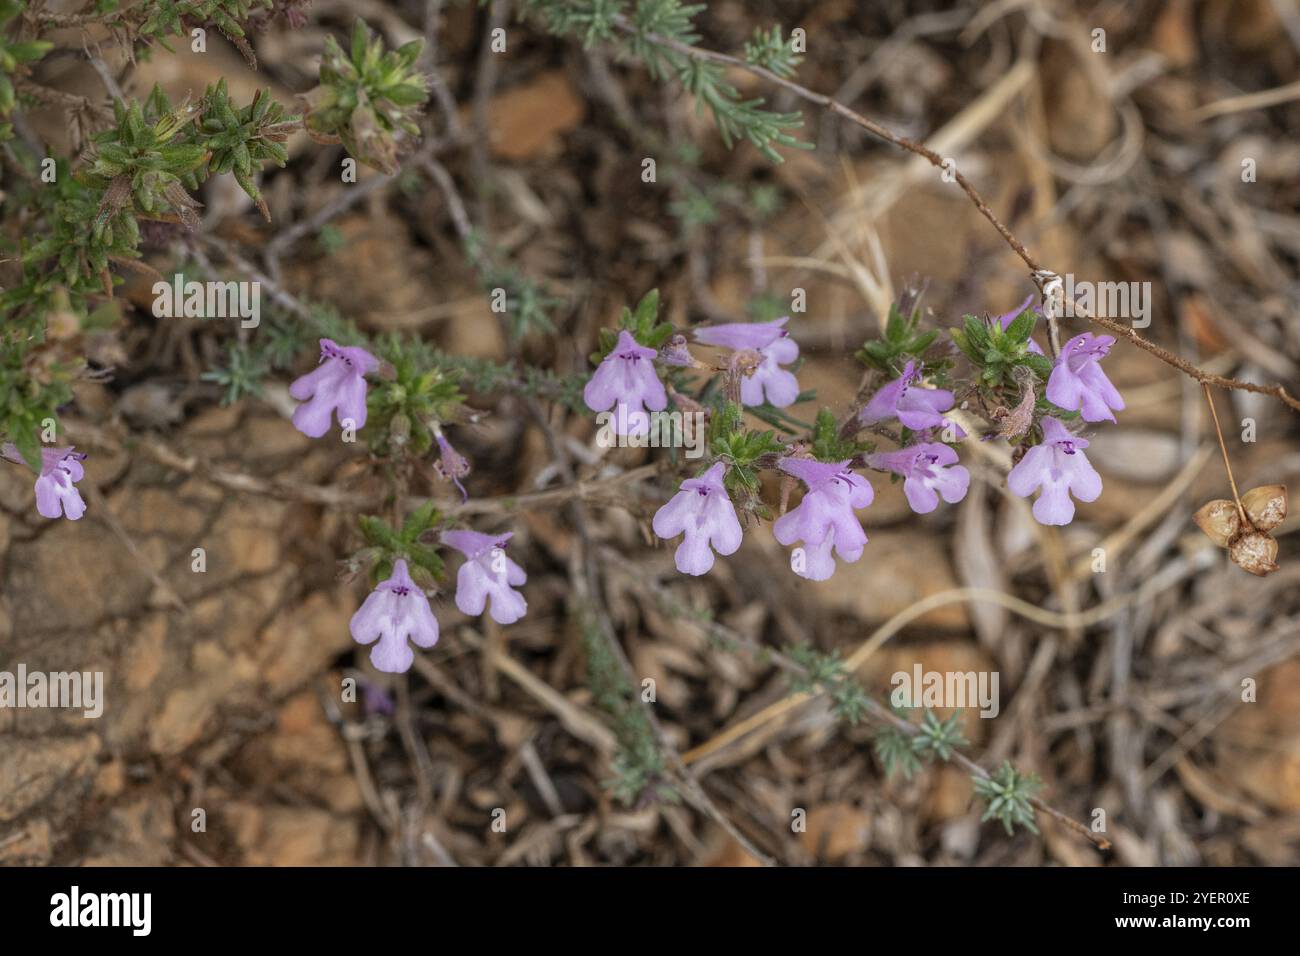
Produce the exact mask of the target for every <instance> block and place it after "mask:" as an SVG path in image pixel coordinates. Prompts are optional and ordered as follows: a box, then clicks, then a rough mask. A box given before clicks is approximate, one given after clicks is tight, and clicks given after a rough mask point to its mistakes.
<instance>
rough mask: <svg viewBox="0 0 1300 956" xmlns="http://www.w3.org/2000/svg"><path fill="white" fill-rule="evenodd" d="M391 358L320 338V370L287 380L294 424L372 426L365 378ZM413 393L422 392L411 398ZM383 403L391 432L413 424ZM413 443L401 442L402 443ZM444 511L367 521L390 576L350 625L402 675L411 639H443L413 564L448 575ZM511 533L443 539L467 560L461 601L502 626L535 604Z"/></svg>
mask: <svg viewBox="0 0 1300 956" xmlns="http://www.w3.org/2000/svg"><path fill="white" fill-rule="evenodd" d="M385 365H386V363H384V362H382V361H381V360H380V359H379V358H378V357H377V356H375V355H374V354H373V353H371V352H370V351H368V350H367V349H365V348H362V347H361V346H358V345H349V346H343V345H339V344H338V343H337V342H335V341H334V340H332V339H321V340H320V362H319V364H318V365H317V367H316V368H315V369H314V370H312V371H311V372H308V373H307V374H306V375H303V376H302V377H300V378H298V379H296V380H295V381H294V382H293V383H292V384H291V385H290V386H289V394H290V395H291V396H292V397H293V398H295V399H296V400H297V401H298V402H300V403H301V404H299V405H298V407H297V408H296V409H295V410H294V413H293V424H294V427H295V428H297V429H298V430H299V431H300V432H302V433H303V434H304V435H307V436H309V437H311V438H320V437H322V436H324V435H325V433H326V432H328V431H329V430H330V426H331V424H332V422H333V420H334V419H337V420H338V423H339V426H340V427H341V428H342V429H344V432H345V435H346V434H347V433H349V432H351V433H353V434H355V432H356V431H358V430H360V429H362V428H364V427H365V426H366V423H367V421H368V420H369V417H370V416H369V414H368V405H369V402H368V397H369V390H368V383H367V381H366V377H367V376H368V375H375V374H381V373H383V372H384V371H386V369H385ZM393 375H394V376H397V377H399V381H398V382H397V383H396V389H395V390H396V391H398V392H400V393H401V394H402V396H403V398H405V399H407V400H410V399H415V400H418V399H419V395H418V392H419V389H418V388H409V389H408V388H407V387H406V384H404V383H403V382H402V381H400V371H399V370H393ZM421 381H422V382H423V384H425V385H426V386H430V385H431V380H430V378H429V376H428V375H425V376H422V377H421ZM432 390H434V391H436V388H433V389H432ZM411 392H416V393H417V394H416V395H415V396H412V395H411V394H410V393H411ZM375 402H376V404H380V405H383V407H384V411H385V413H386V414H387V416H388V421H389V426H390V427H389V430H390V431H392V424H393V422H394V421H398V422H400V421H403V420H405V421H406V422H407V425H406V428H407V429H408V431H409V428H410V424H409V418H407V416H406V413H405V412H404V411H398V412H394V411H393V409H392V407H391V404H390V403H387V402H386V401H385V399H384V398H383V397H382V396H381V397H379V398H376V399H375ZM430 430H431V432H432V434H433V435H434V436H435V438H436V447H437V449H438V460H437V462H436V463H435V464H434V465H433V471H434V472H435V473H436V474H438V475H439V476H440V477H442V478H444V479H446V480H449V481H451V482H453V483H454V484H455V485H456V487H457V488H458V489H459V490H460V492H461V494H462V495H467V493H466V491H465V487H464V485H463V484H461V480H460V479H461V478H464V477H465V476H467V475H468V474H469V471H470V468H469V462H468V461H467V460H466V459H465V458H464V456H462V455H461V454H460V453H459V452H457V451H456V449H455V448H454V447H453V446H452V444H451V442H450V441H448V439H447V437H446V435H445V434H443V431H442V428H441V427H440V426H439V425H437V424H436V423H433V424H432V427H431V429H430ZM408 440H409V438H408V439H403V442H399V445H400V444H403V443H404V442H405V441H408ZM428 450H431V449H428ZM438 517H439V516H438V513H437V512H436V511H435V510H434V509H433V508H432V506H429V505H426V506H425V507H422V508H420V509H418V510H417V511H416V512H415V513H414V514H412V515H411V516H410V517H409V518H408V519H407V520H406V523H405V524H404V525H403V527H402V528H401V529H400V530H399V531H394V530H393V529H392V528H390V527H389V526H388V525H387V524H386V523H384V522H383V521H381V520H380V519H378V518H368V519H363V521H362V531H363V533H364V534H365V536H366V539H367V542H368V543H369V544H370V546H371V550H370V554H371V557H372V558H373V559H374V570H375V571H376V572H380V573H379V575H378V576H379V577H380V578H381V579H382V580H380V581H379V583H378V585H377V586H376V587H375V589H374V590H373V591H372V592H371V593H370V595H369V596H368V597H367V598H366V600H365V602H364V603H363V604H362V605H361V607H360V608H359V609H358V610H357V612H356V613H355V614H354V615H353V616H352V621H351V624H350V631H351V634H352V637H353V639H354V640H355V641H357V643H359V644H374V647H373V648H372V649H371V651H370V662H371V663H372V664H373V665H374V666H375V668H376V669H377V670H380V671H386V672H389V673H403V672H405V671H406V670H408V669H409V668H410V666H411V664H412V663H413V662H414V660H415V654H414V652H413V651H412V650H411V648H410V645H411V644H414V645H415V646H416V647H425V648H427V647H433V645H434V644H436V643H437V642H438V619H437V618H436V617H435V616H434V614H433V610H432V608H431V607H430V605H429V598H428V596H427V594H426V593H425V590H424V588H422V587H421V586H420V584H418V583H417V582H416V580H415V577H413V576H412V571H411V567H410V564H408V558H409V559H410V561H411V562H412V563H414V564H415V566H416V575H417V576H419V577H425V578H430V579H436V577H437V576H438V575H439V574H440V573H441V571H442V562H441V560H440V559H439V558H438V556H437V554H436V552H435V551H434V549H432V548H431V547H430V546H429V545H428V544H427V543H426V542H425V539H426V538H427V537H428V535H429V533H430V531H431V529H432V528H433V527H434V526H435V524H436V522H437V520H438ZM510 538H511V535H510V534H502V535H495V536H494V535H486V534H480V533H478V532H475V531H467V530H449V531H445V532H443V533H442V535H441V537H440V541H441V543H442V544H444V545H446V546H448V547H450V548H453V549H455V550H457V551H459V552H460V553H461V554H462V555H464V557H465V561H464V563H463V564H462V565H461V567H460V571H459V573H458V574H457V577H456V597H455V601H456V607H458V608H459V609H460V610H461V611H462V612H463V613H465V614H469V615H479V614H482V613H483V612H484V610H485V608H486V610H487V613H488V615H489V616H490V617H491V618H492V619H493V620H494V621H496V622H497V623H498V624H513V623H515V622H516V621H518V620H520V619H521V618H522V617H523V616H524V614H525V613H526V612H527V610H528V604H527V602H526V601H525V600H524V597H523V595H522V594H520V593H519V592H518V591H517V590H515V589H516V588H518V587H521V586H522V585H523V584H524V583H525V581H527V579H528V576H527V575H526V574H525V573H524V570H523V568H521V567H520V566H519V565H518V564H516V563H515V562H514V561H512V560H511V559H510V558H508V557H506V555H505V550H504V549H505V545H506V542H507V541H509V540H510ZM384 567H390V570H389V571H388V572H387V573H386V574H385V573H382V572H381V569H382V568H384Z"/></svg>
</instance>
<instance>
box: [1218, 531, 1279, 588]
mask: <svg viewBox="0 0 1300 956" xmlns="http://www.w3.org/2000/svg"><path fill="white" fill-rule="evenodd" d="M1228 557H1230V558H1232V563H1233V564H1235V565H1236V566H1237V567H1239V568H1241V569H1242V570H1243V571H1249V572H1250V573H1251V574H1257V575H1259V576H1260V577H1261V578H1262V577H1263V576H1264V575H1266V574H1272V573H1273V572H1274V571H1276V570H1277V568H1278V565H1277V542H1276V541H1274V540H1273V539H1272V538H1271V537H1269V536H1268V535H1266V534H1264V533H1263V532H1262V531H1249V532H1247V533H1246V534H1243V535H1242V536H1241V537H1239V538H1238V539H1237V540H1236V541H1234V542H1232V547H1230V548H1229V549H1228Z"/></svg>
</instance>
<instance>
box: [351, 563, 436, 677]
mask: <svg viewBox="0 0 1300 956" xmlns="http://www.w3.org/2000/svg"><path fill="white" fill-rule="evenodd" d="M348 630H350V631H351V632H352V639H353V640H354V641H356V642H357V643H358V644H369V643H371V642H372V641H374V640H375V639H376V638H378V639H379V643H378V644H376V645H375V646H374V648H373V649H372V650H371V651H370V663H372V664H374V665H375V668H376V669H377V670H381V671H385V672H387V673H389V674H401V673H404V672H405V671H407V670H408V669H410V666H411V662H412V661H414V660H415V653H414V652H413V651H412V650H411V648H410V647H409V646H408V645H407V643H406V642H407V639H408V638H409V639H410V640H411V641H413V642H414V643H415V645H416V646H417V647H433V645H435V644H437V643H438V619H437V618H436V617H434V616H433V610H432V609H431V608H430V607H429V599H428V598H427V597H425V596H424V592H423V591H422V590H420V589H419V588H418V587H416V585H415V582H414V581H412V580H411V575H410V574H409V573H408V572H407V570H406V562H405V561H403V560H402V559H401V558H399V559H398V560H397V562H396V563H395V564H394V565H393V574H392V577H390V578H389V579H388V580H387V581H383V582H381V583H380V585H379V586H378V587H377V588H375V589H374V590H373V591H371V592H370V595H369V596H368V597H367V598H366V600H365V603H363V604H362V605H361V607H359V608H358V609H357V613H356V614H353V615H352V622H351V624H350V625H349V626H348Z"/></svg>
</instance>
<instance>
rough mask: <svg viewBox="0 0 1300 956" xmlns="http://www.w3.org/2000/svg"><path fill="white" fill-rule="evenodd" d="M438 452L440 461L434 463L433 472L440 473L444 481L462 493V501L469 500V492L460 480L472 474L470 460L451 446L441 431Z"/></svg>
mask: <svg viewBox="0 0 1300 956" xmlns="http://www.w3.org/2000/svg"><path fill="white" fill-rule="evenodd" d="M438 450H439V451H440V452H441V454H440V455H439V456H438V460H437V461H436V462H434V463H433V470H434V471H435V472H437V473H438V477H439V478H442V479H443V480H444V481H450V482H451V483H452V484H454V485H455V486H456V488H457V489H458V490H459V491H460V497H461V500H462V501H466V500H468V499H469V492H468V491H466V490H465V486H464V485H462V484H461V483H460V480H461V479H462V478H464V477H465V476H466V475H468V474H469V473H470V470H471V469H470V465H469V460H468V459H467V458H466V457H465V456H464V455H462V454H461V453H460V452H458V451H457V450H456V449H455V448H453V447H452V446H451V442H449V441H447V436H445V435H444V434H443V433H442V432H441V431H439V432H438Z"/></svg>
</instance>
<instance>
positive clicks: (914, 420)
mask: <svg viewBox="0 0 1300 956" xmlns="http://www.w3.org/2000/svg"><path fill="white" fill-rule="evenodd" d="M920 377H921V372H920V370H919V369H917V367H916V363H915V362H908V363H907V365H905V366H904V367H903V374H902V375H900V376H898V378H896V379H894V380H893V381H892V382H890V383H888V384H887V385H884V386H883V387H881V389H880V390H879V391H877V392H876V394H875V395H873V396H872V397H871V401H870V402H868V403H867V407H866V408H864V409H862V411H861V413H859V416H858V417H859V418H860V419H861V420H862V422H863V423H864V424H867V425H872V424H874V423H876V422H883V421H888V420H889V419H891V418H897V419H898V420H899V421H900V422H902V423H903V424H904V425H906V426H907V427H908V428H910V429H912V431H923V430H925V429H927V428H943V427H945V426H947V425H952V427H953V431H954V434H955V435H956V437H958V438H962V437H964V436H965V434H966V433H965V432H964V431H962V430H961V429H960V428H959V427H958V426H957V425H956V424H954V423H952V422H950V421H948V419H946V418H944V417H943V415H941V414H940V413H941V412H946V411H948V410H949V409H950V408H952V406H953V397H952V392H950V391H948V390H947V389H943V388H919V387H917V386H915V385H914V384H913V383H914V382H915V381H916V380H917V379H919V378H920Z"/></svg>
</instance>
